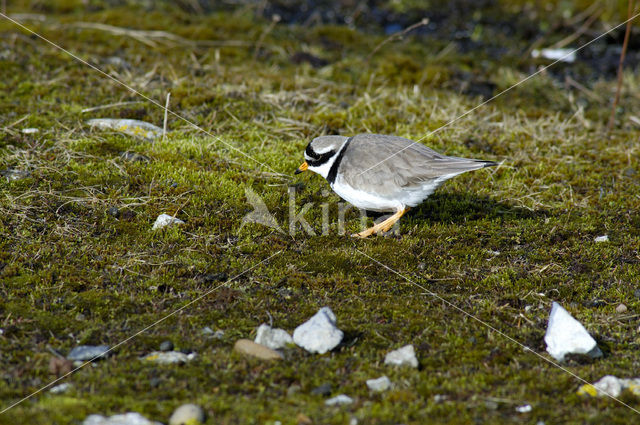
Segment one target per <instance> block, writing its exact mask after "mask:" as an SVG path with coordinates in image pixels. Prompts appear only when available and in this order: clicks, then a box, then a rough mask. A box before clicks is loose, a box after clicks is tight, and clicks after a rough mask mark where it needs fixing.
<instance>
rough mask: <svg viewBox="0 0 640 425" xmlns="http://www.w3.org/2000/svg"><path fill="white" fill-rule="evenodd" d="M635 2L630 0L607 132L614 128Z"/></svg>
mask: <svg viewBox="0 0 640 425" xmlns="http://www.w3.org/2000/svg"><path fill="white" fill-rule="evenodd" d="M632 3H633V2H632V1H631V0H629V10H628V16H627V19H629V21H627V29H626V30H625V32H624V41H623V42H622V52H621V53H620V63H619V64H618V86H617V88H616V97H615V98H614V99H613V105H611V116H610V117H609V124H608V125H607V132H611V130H613V124H614V123H615V118H616V108H617V107H618V102H619V101H620V90H622V66H623V65H624V57H625V56H626V54H627V46H628V45H629V36H630V35H631V16H632V13H633V7H632V6H633V4H632Z"/></svg>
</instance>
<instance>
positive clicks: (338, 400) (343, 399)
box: [324, 394, 353, 406]
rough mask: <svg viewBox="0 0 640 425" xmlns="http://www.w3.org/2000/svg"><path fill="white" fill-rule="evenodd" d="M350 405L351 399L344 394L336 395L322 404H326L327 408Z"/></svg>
mask: <svg viewBox="0 0 640 425" xmlns="http://www.w3.org/2000/svg"><path fill="white" fill-rule="evenodd" d="M351 403H353V399H352V398H351V397H349V396H348V395H345V394H340V395H337V396H335V397H333V398H330V399H329V400H327V401H325V402H324V404H326V405H327V406H337V405H341V404H351Z"/></svg>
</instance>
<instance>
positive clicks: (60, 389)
mask: <svg viewBox="0 0 640 425" xmlns="http://www.w3.org/2000/svg"><path fill="white" fill-rule="evenodd" d="M71 388H73V384H70V383H69V382H64V383H62V384H59V385H56V386H54V387H51V389H50V390H49V392H50V393H51V394H62V393H66V392H67V391H69V390H70V389H71Z"/></svg>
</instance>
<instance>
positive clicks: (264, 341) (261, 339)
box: [254, 323, 293, 350]
mask: <svg viewBox="0 0 640 425" xmlns="http://www.w3.org/2000/svg"><path fill="white" fill-rule="evenodd" d="M254 341H255V342H256V343H257V344H260V345H264V346H265V347H269V348H271V349H272V350H278V349H280V348H284V347H286V346H287V345H289V344H293V338H291V335H289V333H288V332H287V331H285V330H284V329H277V328H272V327H271V326H269V325H267V324H264V323H263V324H262V325H260V326H259V327H258V331H257V332H256V339H255V340H254Z"/></svg>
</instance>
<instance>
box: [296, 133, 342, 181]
mask: <svg viewBox="0 0 640 425" xmlns="http://www.w3.org/2000/svg"><path fill="white" fill-rule="evenodd" d="M347 139H348V137H345V136H321V137H316V138H315V139H313V140H312V141H311V142H309V144H308V145H307V148H306V149H305V150H304V159H305V161H304V162H303V163H302V165H301V166H300V167H298V169H297V170H296V172H295V174H299V173H302V172H303V171H306V170H310V171H313V172H314V173H317V174H320V175H321V176H322V177H324V178H325V179H326V178H327V175H329V170H330V169H331V166H332V165H333V163H334V161H335V160H336V158H337V157H338V153H339V152H340V149H341V148H342V146H343V145H344V144H345V142H346V141H347Z"/></svg>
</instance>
